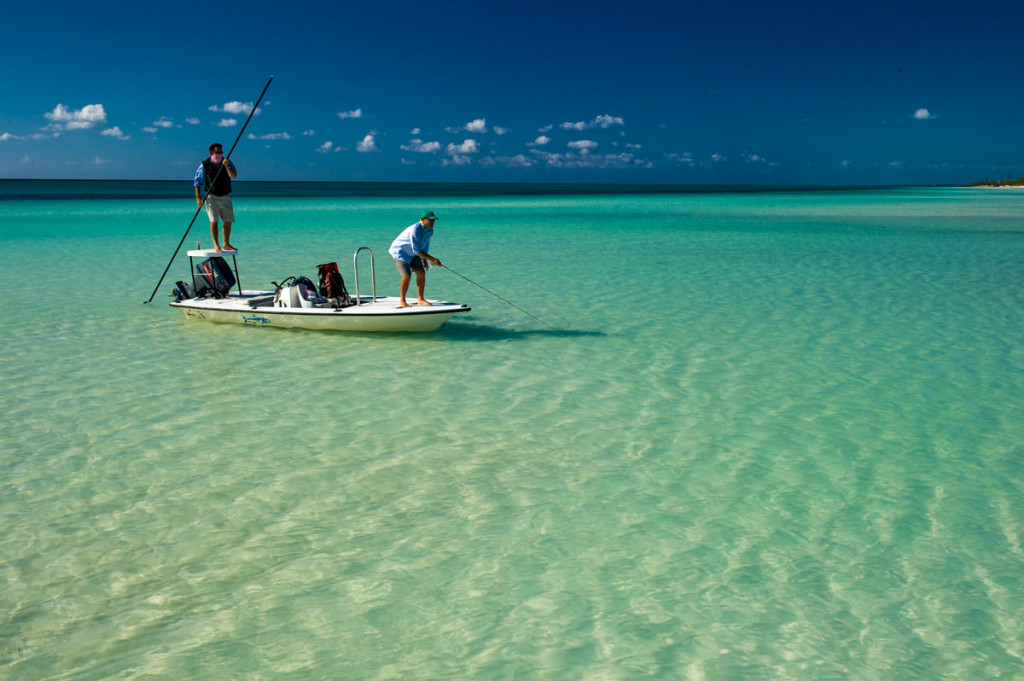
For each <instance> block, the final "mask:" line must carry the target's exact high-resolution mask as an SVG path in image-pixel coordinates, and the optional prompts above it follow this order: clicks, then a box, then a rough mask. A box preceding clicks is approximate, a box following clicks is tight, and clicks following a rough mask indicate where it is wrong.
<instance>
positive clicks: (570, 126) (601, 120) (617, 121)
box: [541, 114, 626, 132]
mask: <svg viewBox="0 0 1024 681" xmlns="http://www.w3.org/2000/svg"><path fill="white" fill-rule="evenodd" d="M625 124H626V122H625V121H623V120H622V119H621V118H620V117H618V116H609V115H608V114H601V115H600V116H596V117H595V118H594V120H592V121H577V122H575V123H570V122H565V123H562V124H561V125H560V126H559V127H560V128H562V130H591V129H593V128H602V129H606V128H610V127H611V126H613V125H625ZM541 132H544V130H541Z"/></svg>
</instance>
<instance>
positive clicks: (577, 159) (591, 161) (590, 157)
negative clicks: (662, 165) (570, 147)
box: [530, 149, 654, 169]
mask: <svg viewBox="0 0 1024 681" xmlns="http://www.w3.org/2000/svg"><path fill="white" fill-rule="evenodd" d="M530 153H532V154H534V155H535V156H536V157H537V158H538V159H540V160H541V161H542V162H544V163H545V164H546V165H548V166H550V167H552V168H598V169H604V168H616V169H622V168H644V169H650V168H653V167H654V164H653V163H652V162H651V161H648V160H645V159H641V158H637V157H636V156H634V155H633V154H630V153H621V154H590V153H586V154H584V153H582V152H581V153H579V154H574V153H572V152H569V153H566V154H553V153H551V152H547V151H541V150H539V149H533V150H531V152H530Z"/></svg>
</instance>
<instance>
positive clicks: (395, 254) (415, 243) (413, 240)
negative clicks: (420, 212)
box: [388, 222, 434, 263]
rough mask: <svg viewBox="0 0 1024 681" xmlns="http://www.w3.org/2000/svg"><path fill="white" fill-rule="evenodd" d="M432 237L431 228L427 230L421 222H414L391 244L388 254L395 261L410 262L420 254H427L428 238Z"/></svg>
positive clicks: (432, 231)
mask: <svg viewBox="0 0 1024 681" xmlns="http://www.w3.org/2000/svg"><path fill="white" fill-rule="evenodd" d="M432 236H434V230H433V228H431V229H427V228H426V227H424V226H423V223H422V222H414V223H413V224H411V225H409V226H408V227H406V228H405V229H404V230H403V231H402V233H401V234H399V235H398V237H397V238H396V239H395V240H394V241H393V242H392V243H391V248H389V249H388V253H390V254H391V257H392V258H394V259H396V260H401V261H402V262H404V263H410V262H412V259H413V258H415V257H416V256H417V255H419V254H420V253H429V252H430V251H428V250H427V248H429V247H430V238H431V237H432Z"/></svg>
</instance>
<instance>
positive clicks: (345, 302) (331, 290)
mask: <svg viewBox="0 0 1024 681" xmlns="http://www.w3.org/2000/svg"><path fill="white" fill-rule="evenodd" d="M316 272H317V275H318V277H319V279H320V295H322V296H323V297H324V298H332V299H335V300H337V305H338V307H348V306H349V305H355V304H356V301H355V300H354V299H353V298H352V296H350V295H349V294H348V289H347V288H345V280H344V279H342V278H341V272H339V271H338V264H337V263H334V262H328V263H324V264H323V265H317V266H316Z"/></svg>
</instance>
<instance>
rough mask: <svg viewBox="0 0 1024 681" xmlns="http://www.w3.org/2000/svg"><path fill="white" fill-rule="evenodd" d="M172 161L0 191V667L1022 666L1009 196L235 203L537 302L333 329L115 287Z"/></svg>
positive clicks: (641, 670)
mask: <svg viewBox="0 0 1024 681" xmlns="http://www.w3.org/2000/svg"><path fill="white" fill-rule="evenodd" d="M182 186H183V187H184V190H183V191H182V192H181V198H180V199H174V198H166V196H170V195H171V194H172V193H173V192H171V191H167V192H166V193H165V194H160V193H159V192H157V193H155V194H152V193H145V192H144V194H145V195H146V196H147V197H148V198H139V199H131V198H130V197H111V196H105V197H104V198H97V199H87V198H83V197H82V196H81V195H79V196H77V198H73V199H66V200H52V196H50V195H49V194H57V195H59V194H60V187H57V186H51V187H50V188H48V189H47V190H46V192H44V194H46V193H48V194H47V198H20V199H19V198H9V199H7V200H3V201H0V245H2V248H3V251H2V252H3V256H2V257H3V270H2V271H3V274H2V276H0V286H2V295H0V300H2V303H0V311H2V315H3V320H4V321H3V324H2V326H0V339H2V341H3V348H4V352H3V353H2V355H0V376H2V378H3V384H4V386H5V390H4V391H3V393H2V395H0V413H2V414H3V415H4V416H3V419H2V421H0V423H2V424H3V426H2V429H0V677H2V678H11V679H75V680H79V679H110V678H116V679H184V678H209V679H225V678H246V679H275V680H276V679H313V678H332V679H341V678H344V679H403V680H405V679H513V678H515V679H519V678H536V679H559V680H561V679H586V680H590V679H636V678H658V679H663V678H664V679H669V678H671V679H693V680H703V679H706V680H715V679H910V678H913V679H937V678H942V679H965V680H966V679H979V678H990V679H994V678H1020V677H1021V676H1022V675H1024V617H1022V616H1021V613H1022V612H1024V547H1022V544H1024V501H1022V492H1024V409H1022V405H1024V344H1022V340H1024V338H1022V329H1024V285H1022V273H1024V193H1017V192H1015V191H1013V190H1005V191H997V190H985V189H886V190H859V191H815V192H798V191H789V192H786V191H772V192H744V193H728V192H717V193H666V194H662V193H639V194H628V193H624V194H587V195H573V194H566V193H561V194H541V193H537V194H532V195H531V194H528V193H526V194H523V193H519V194H515V195H501V194H489V193H488V192H487V191H486V190H484V189H481V188H474V189H473V190H472V191H470V190H468V189H467V190H466V191H465V192H464V193H462V194H460V193H459V192H458V191H450V188H449V190H446V191H445V192H440V193H439V192H426V191H425V190H423V191H420V190H418V189H417V188H416V187H415V186H413V187H407V188H404V189H403V190H402V191H394V192H387V193H384V195H377V196H369V197H360V196H332V195H317V192H316V191H312V190H311V191H308V192H296V193H303V194H304V195H302V196H295V197H288V196H282V195H280V193H278V192H274V193H273V195H260V192H258V191H250V192H249V193H248V194H246V193H245V192H240V196H239V197H238V198H237V199H236V210H237V211H238V225H237V227H236V229H235V232H234V234H233V237H232V241H233V242H235V243H236V245H237V246H239V248H240V249H242V250H241V251H240V255H239V263H238V264H239V270H240V275H241V278H242V283H243V285H244V286H246V287H247V288H263V287H265V286H268V285H269V282H270V281H272V280H276V281H280V280H281V279H283V278H284V277H287V276H291V275H296V274H305V275H306V276H311V277H312V276H314V275H315V272H316V269H315V266H316V265H317V264H318V263H320V262H324V261H327V260H336V261H337V262H338V263H339V265H340V266H341V269H342V273H343V274H344V275H345V277H346V280H347V282H348V284H349V287H350V288H352V284H353V281H352V277H351V271H352V270H351V268H352V260H351V258H352V252H353V251H354V250H355V248H356V247H358V246H364V245H365V246H369V247H370V248H372V249H373V250H374V253H375V255H376V259H377V263H376V265H377V277H378V282H377V283H378V288H379V289H380V290H381V293H388V294H391V293H394V290H393V289H395V288H396V284H397V277H396V275H395V273H394V270H393V266H392V265H391V264H390V262H389V260H388V258H387V254H386V251H387V246H388V244H389V242H390V240H391V238H392V237H393V236H394V235H395V234H397V233H398V231H399V230H400V229H401V228H402V227H404V226H406V225H407V224H409V223H410V222H412V221H413V220H414V219H415V218H416V217H417V216H418V215H419V213H420V212H421V211H422V210H424V209H425V208H430V209H433V210H435V211H437V212H438V214H439V215H440V216H441V220H440V221H439V222H438V223H437V235H436V237H435V240H434V244H433V247H432V249H431V250H432V252H434V253H435V254H436V255H438V256H439V257H440V258H441V259H442V260H443V261H444V262H445V263H446V264H449V265H451V267H453V268H454V269H455V270H457V271H459V272H460V273H462V274H464V275H466V276H467V277H470V278H471V279H473V280H474V281H476V282H478V283H480V284H482V285H484V286H486V287H487V288H488V289H490V290H492V291H494V292H496V293H498V294H500V295H501V296H502V297H504V298H506V299H508V300H510V301H512V302H514V303H515V304H516V305H519V306H520V307H522V308H523V309H524V310H527V311H528V312H529V313H531V314H533V315H535V316H536V317H538V318H539V319H541V320H543V321H544V322H545V323H546V324H547V325H545V324H540V323H538V322H536V321H534V320H533V319H531V318H530V317H528V316H526V315H524V314H522V313H521V312H519V311H517V310H516V309H514V308H512V307H510V306H508V305H506V304H505V303H503V302H502V301H500V300H498V299H496V298H494V297H492V296H491V295H489V294H488V293H486V292H484V291H482V290H480V289H479V288H476V287H474V286H472V285H471V284H468V283H466V282H465V281H463V280H461V279H459V278H458V277H456V276H454V275H452V274H451V273H450V272H445V271H443V270H440V271H439V270H436V269H435V270H432V271H431V272H430V274H429V275H428V285H427V293H428V296H431V297H439V298H446V299H451V300H457V301H459V302H465V303H468V304H470V305H471V306H472V308H473V312H472V313H470V314H468V315H465V316H461V317H459V318H457V319H456V320H454V321H452V322H449V323H448V324H447V325H446V326H444V327H442V328H441V329H440V330H439V331H437V332H435V333H430V334H417V335H342V334H330V333H316V332H304V331H286V330H280V329H260V328H246V327H235V326H228V325H215V324H205V323H202V322H194V321H186V320H185V319H184V317H183V315H181V314H180V313H179V312H177V311H175V310H172V309H171V308H169V307H167V306H166V304H165V303H166V302H167V301H168V300H169V299H168V298H167V294H168V293H169V292H170V289H171V284H172V283H173V280H174V279H176V278H182V277H183V276H184V275H185V271H186V267H187V265H186V263H187V259H185V258H184V257H183V256H179V257H178V259H176V260H175V262H174V264H173V266H172V268H171V273H170V274H169V275H168V278H167V280H166V281H165V282H164V283H163V285H162V286H161V287H160V289H159V291H158V295H157V297H156V298H155V300H154V303H153V304H150V305H143V304H142V302H143V301H145V300H146V299H147V298H149V296H150V294H151V293H152V291H153V287H154V286H155V285H156V283H157V280H158V279H159V278H160V275H161V273H162V271H163V268H164V266H165V265H166V264H167V261H168V259H169V258H170V256H171V253H173V251H174V247H175V246H176V245H177V242H178V240H179V239H180V238H181V235H182V233H183V232H184V231H185V227H186V226H187V225H188V221H189V220H190V219H191V217H192V214H193V211H194V209H195V207H194V203H193V199H191V198H190V191H191V190H190V188H189V187H188V186H187V184H184V185H182ZM51 189H53V191H52V192H51V191H50V190H51ZM74 193H76V194H81V192H80V191H79V188H77V187H76V189H75V191H74ZM86 193H87V192H86ZM320 193H321V194H323V193H328V194H329V192H320ZM306 194H308V195H306ZM196 239H198V240H200V241H201V242H202V243H203V245H209V242H210V239H209V230H208V226H206V225H204V224H203V221H202V219H200V220H199V221H198V223H197V225H196V227H194V228H193V229H192V231H191V233H190V235H189V237H188V239H187V240H186V245H187V246H188V247H192V246H193V245H194V243H193V242H194V241H195V240H196ZM363 267H368V266H367V265H366V264H364V265H363ZM367 275H368V272H367V271H366V270H362V269H361V271H360V283H361V286H362V287H364V288H366V287H368V280H369V277H368V276H367Z"/></svg>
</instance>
